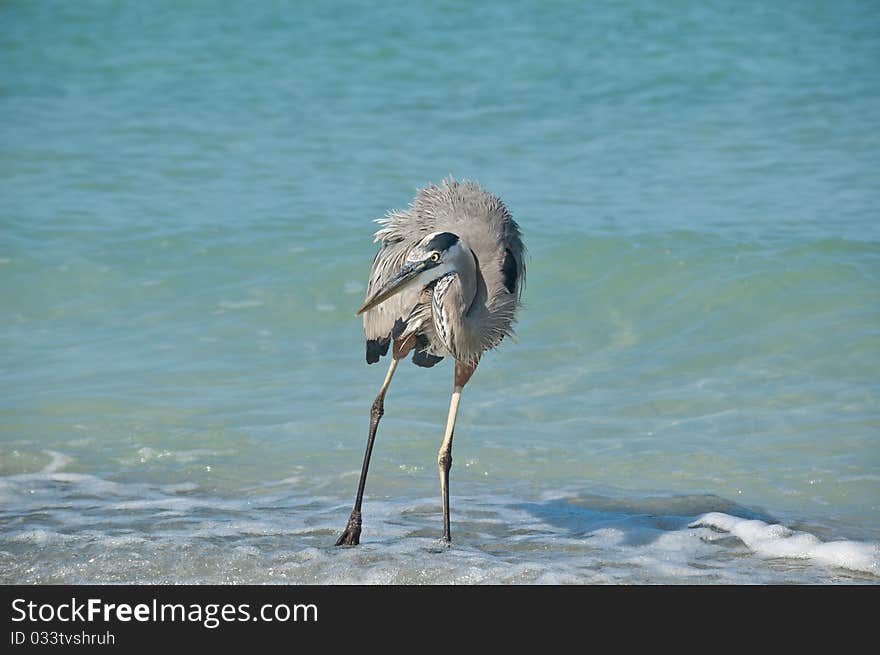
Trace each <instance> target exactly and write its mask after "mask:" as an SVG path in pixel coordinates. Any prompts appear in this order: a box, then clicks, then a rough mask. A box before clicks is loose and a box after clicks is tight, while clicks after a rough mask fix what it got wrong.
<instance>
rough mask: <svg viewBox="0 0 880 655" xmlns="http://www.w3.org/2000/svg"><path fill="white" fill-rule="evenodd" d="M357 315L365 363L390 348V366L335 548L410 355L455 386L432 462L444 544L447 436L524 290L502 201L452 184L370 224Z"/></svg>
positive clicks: (352, 537) (351, 538)
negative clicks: (366, 273) (388, 397)
mask: <svg viewBox="0 0 880 655" xmlns="http://www.w3.org/2000/svg"><path fill="white" fill-rule="evenodd" d="M377 222H378V223H380V224H381V226H382V227H381V228H380V229H379V230H378V231H377V232H376V235H375V237H376V238H375V241H381V242H382V247H381V248H380V250H379V252H378V253H377V254H376V258H375V259H374V260H373V267H372V270H371V271H370V283H369V286H368V287H367V296H366V300H365V301H364V304H363V307H361V308H360V309H359V310H358V315H360V314H363V315H364V333H365V335H366V337H367V363H369V364H373V363H375V362H378V361H379V359H380V357H382V356H383V355H386V354H387V353H388V346H389V344H392V342H393V344H392V350H391V364H390V366H389V367H388V373H387V374H386V375H385V381H384V382H383V383H382V387H381V389H380V390H379V395H378V396H376V400H375V401H374V402H373V407H372V409H371V411H370V432H369V436H368V438H367V450H366V453H365V454H364V463H363V467H362V468H361V477H360V480H359V482H358V490H357V496H356V497H355V501H354V509H353V510H352V512H351V517H350V518H349V520H348V525H347V526H346V528H345V532H343V533H342V536H340V537H339V539H338V541H337V542H336V545H337V546H342V545H348V546H353V545H356V544H358V543H359V542H360V534H361V503H362V501H363V496H364V485H365V484H366V481H367V469H368V468H369V465H370V453H371V452H372V450H373V443H374V441H375V439H376V429H377V428H378V426H379V419H381V418H382V414H383V413H384V399H385V393H386V392H387V391H388V385H389V384H390V383H391V378H392V376H393V375H394V371H395V370H396V369H397V363H398V362H399V361H400V360H401V359H403V358H404V357H406V356H407V355H408V354H409V353H410V352H412V360H413V362H414V363H415V364H417V365H418V366H424V367H431V366H434V364H436V363H437V362H439V361H440V360H441V359H443V358H444V357H445V356H447V355H451V356H452V357H454V358H455V383H454V386H453V390H452V401H451V402H450V405H449V417H448V419H447V421H446V432H445V434H444V435H443V442H442V445H441V446H440V452H439V454H438V456H437V466H438V468H439V469H440V493H441V499H442V502H443V540H444V541H445V542H447V543H448V542H450V541H451V534H450V530H449V469H450V467H451V465H452V434H453V431H454V430H455V419H456V416H457V415H458V404H459V401H460V400H461V391H462V389H463V388H464V385H465V384H467V382H468V380H469V379H470V377H471V375H473V373H474V370H475V369H476V368H477V364H478V363H479V361H480V357H481V356H482V354H483V353H484V352H485V351H486V350H489V349H490V348H494V347H495V346H497V345H498V344H500V343H501V340H502V339H504V337H505V336H507V335H509V334H512V332H513V329H512V325H513V322H514V319H515V315H516V310H517V307H518V306H519V299H520V294H521V291H522V288H523V283H524V282H525V272H526V268H525V263H524V261H523V259H524V255H525V248H524V247H523V244H522V241H521V239H520V231H519V226H518V225H517V224H516V222H515V221H514V220H513V217H512V216H511V215H510V212H508V211H507V208H506V207H505V206H504V203H503V202H501V200H500V199H499V198H497V197H495V196H493V195H491V194H489V193H487V192H486V191H484V190H483V189H482V188H481V187H480V185H479V184H477V183H474V182H457V181H455V180H453V179H451V178H449V179H446V180H444V181H443V182H442V183H441V184H440V185H439V186H436V185H433V184H431V185H429V186H428V187H427V188H425V189H419V191H418V193H417V195H416V197H415V199H414V200H413V202H412V203H411V204H410V207H409V209H408V210H406V211H395V212H389V213H388V215H387V216H386V217H385V218H383V219H379V220H378V221H377Z"/></svg>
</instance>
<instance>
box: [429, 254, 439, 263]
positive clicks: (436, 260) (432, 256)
mask: <svg viewBox="0 0 880 655" xmlns="http://www.w3.org/2000/svg"><path fill="white" fill-rule="evenodd" d="M431 261H432V262H434V263H435V264H436V263H437V262H439V261H440V253H439V252H432V253H431Z"/></svg>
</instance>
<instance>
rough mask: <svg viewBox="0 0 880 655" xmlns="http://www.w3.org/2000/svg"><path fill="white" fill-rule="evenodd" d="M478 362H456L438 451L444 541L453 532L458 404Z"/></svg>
mask: <svg viewBox="0 0 880 655" xmlns="http://www.w3.org/2000/svg"><path fill="white" fill-rule="evenodd" d="M476 368H477V364H476V363H473V364H462V363H461V362H455V386H454V387H453V389H452V400H451V401H450V402H449V416H448V417H447V418H446V432H445V433H444V434H443V443H442V444H441V445H440V452H439V453H437V468H438V469H440V496H441V498H442V500H443V541H445V542H446V543H450V542H451V541H452V533H451V531H450V526H449V469H451V468H452V436H453V434H454V433H455V420H456V418H457V417H458V404H459V403H460V402H461V391H462V389H464V385H466V384H467V382H468V380H470V379H471V375H473V374H474V371H475V370H476Z"/></svg>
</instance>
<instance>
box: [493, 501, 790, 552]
mask: <svg viewBox="0 0 880 655" xmlns="http://www.w3.org/2000/svg"><path fill="white" fill-rule="evenodd" d="M510 507H511V508H512V509H516V510H520V511H524V512H526V513H527V514H529V515H531V516H533V517H535V518H536V519H538V520H539V521H540V522H541V523H542V524H545V525H550V526H553V527H554V528H557V529H560V530H562V531H564V532H565V533H566V536H567V537H569V538H573V539H585V538H589V537H590V536H591V535H592V534H593V533H595V532H597V531H599V530H603V529H613V530H617V531H618V532H619V533H620V534H621V543H622V544H624V545H629V546H640V545H645V544H647V543H650V542H652V541H654V540H655V539H657V538H658V537H659V535H661V534H663V533H665V532H669V531H676V530H683V529H686V528H687V527H688V526H689V525H690V524H691V523H692V522H693V521H694V520H695V519H696V518H697V517H698V516H700V515H702V514H706V513H709V512H722V513H724V514H729V515H731V516H736V517H740V518H744V519H759V520H761V521H765V522H768V523H772V522H775V520H774V519H773V517H772V516H770V515H768V514H766V513H764V512H761V511H759V510H755V509H751V508H748V507H744V506H742V505H739V504H737V503H735V502H733V501H730V500H727V499H725V498H721V497H719V496H714V495H675V496H648V497H642V498H632V497H629V498H614V497H607V496H599V495H591V494H585V495H578V496H573V497H563V498H554V499H551V500H546V501H543V502H526V503H517V504H514V505H510Z"/></svg>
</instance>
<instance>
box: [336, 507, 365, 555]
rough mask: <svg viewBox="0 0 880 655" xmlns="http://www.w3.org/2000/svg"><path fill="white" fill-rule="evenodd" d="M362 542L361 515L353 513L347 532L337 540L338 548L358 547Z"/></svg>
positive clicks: (356, 512) (346, 527) (346, 528)
mask: <svg viewBox="0 0 880 655" xmlns="http://www.w3.org/2000/svg"><path fill="white" fill-rule="evenodd" d="M360 542H361V513H360V512H358V511H353V512H352V513H351V516H350V517H349V519H348V525H346V526H345V532H343V533H342V535H341V536H340V537H339V539H337V540H336V545H337V546H357V545H358V544H359V543H360Z"/></svg>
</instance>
